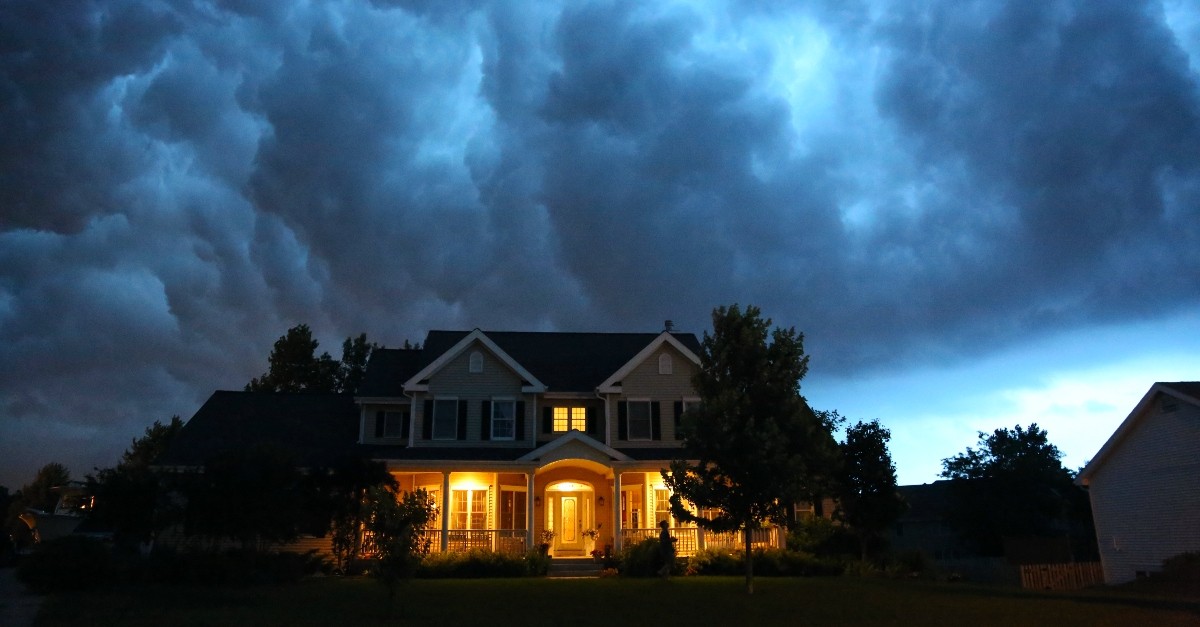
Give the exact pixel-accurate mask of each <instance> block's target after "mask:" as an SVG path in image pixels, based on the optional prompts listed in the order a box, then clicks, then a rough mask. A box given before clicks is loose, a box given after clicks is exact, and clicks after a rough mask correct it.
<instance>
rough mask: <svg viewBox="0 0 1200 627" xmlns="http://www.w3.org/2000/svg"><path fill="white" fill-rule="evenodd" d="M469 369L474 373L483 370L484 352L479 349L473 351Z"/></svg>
mask: <svg viewBox="0 0 1200 627" xmlns="http://www.w3.org/2000/svg"><path fill="white" fill-rule="evenodd" d="M468 369H469V370H470V372H471V373H472V374H478V373H480V372H483V353H481V352H479V351H475V352H474V353H471V360H470V365H469V366H468Z"/></svg>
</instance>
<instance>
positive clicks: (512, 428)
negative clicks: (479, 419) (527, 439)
mask: <svg viewBox="0 0 1200 627" xmlns="http://www.w3.org/2000/svg"><path fill="white" fill-rule="evenodd" d="M516 417H517V403H516V401H492V439H493V440H511V439H513V434H514V433H515V432H516V424H517V422H516Z"/></svg>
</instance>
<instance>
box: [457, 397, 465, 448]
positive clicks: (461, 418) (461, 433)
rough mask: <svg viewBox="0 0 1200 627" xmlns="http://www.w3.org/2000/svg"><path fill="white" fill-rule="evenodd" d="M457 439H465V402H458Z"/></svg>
mask: <svg viewBox="0 0 1200 627" xmlns="http://www.w3.org/2000/svg"><path fill="white" fill-rule="evenodd" d="M458 439H460V440H465V439H467V402H466V401H459V402H458Z"/></svg>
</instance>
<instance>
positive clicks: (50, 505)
mask: <svg viewBox="0 0 1200 627" xmlns="http://www.w3.org/2000/svg"><path fill="white" fill-rule="evenodd" d="M70 480H71V471H69V470H67V467H66V466H63V465H62V464H60V463H58V462H50V463H49V464H46V465H45V466H42V467H41V468H39V469H38V471H37V474H36V475H34V478H33V481H30V482H29V483H27V484H25V485H24V486H23V487H22V488H21V489H20V490H17V492H16V494H14V495H12V497H11V499H10V503H9V506H8V512H7V515H6V517H5V523H6V525H7V524H11V523H13V522H15V521H16V519H17V516H19V515H20V514H21V512H24V511H25V510H26V509H27V508H33V509H38V510H42V511H44V512H52V511H54V505H55V503H57V502H58V493H57V492H56V491H55V490H54V488H57V487H59V486H62V485H65V484H66V483H67V482H68V481H70Z"/></svg>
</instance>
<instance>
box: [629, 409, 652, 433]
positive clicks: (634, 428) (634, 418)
mask: <svg viewBox="0 0 1200 627" xmlns="http://www.w3.org/2000/svg"><path fill="white" fill-rule="evenodd" d="M652 436H653V431H652V430H651V426H650V401H629V439H630V440H649V439H650V438H651V437H652Z"/></svg>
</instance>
